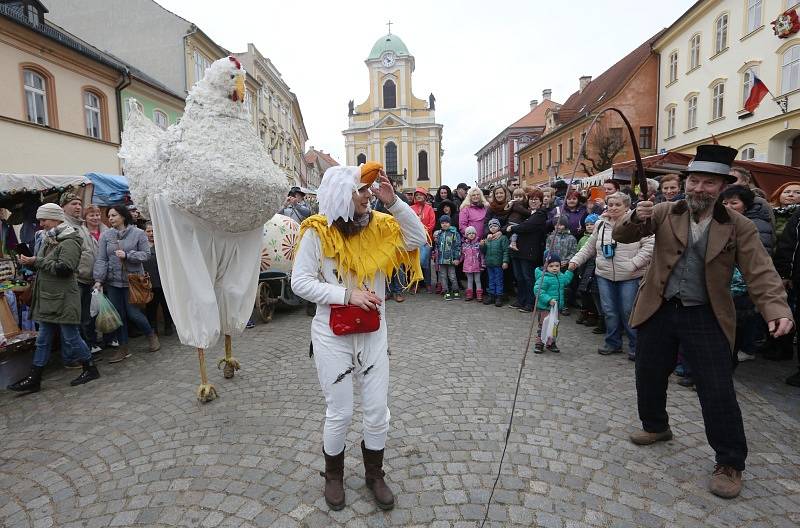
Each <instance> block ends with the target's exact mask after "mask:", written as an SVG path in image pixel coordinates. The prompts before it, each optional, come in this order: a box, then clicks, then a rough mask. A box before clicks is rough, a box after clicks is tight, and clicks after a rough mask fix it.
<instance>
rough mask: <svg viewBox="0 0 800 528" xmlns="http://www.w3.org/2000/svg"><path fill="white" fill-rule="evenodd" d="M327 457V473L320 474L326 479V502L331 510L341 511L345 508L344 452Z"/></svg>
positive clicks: (327, 455) (323, 452)
mask: <svg viewBox="0 0 800 528" xmlns="http://www.w3.org/2000/svg"><path fill="white" fill-rule="evenodd" d="M322 454H323V455H325V471H320V472H319V474H320V475H322V476H323V477H325V502H327V503H328V506H329V507H330V509H332V510H334V511H339V510H341V509H342V508H344V504H345V502H344V450H342V452H341V453H339V454H338V455H333V456H331V455H329V454H328V453H326V452H325V450H324V449H323V450H322Z"/></svg>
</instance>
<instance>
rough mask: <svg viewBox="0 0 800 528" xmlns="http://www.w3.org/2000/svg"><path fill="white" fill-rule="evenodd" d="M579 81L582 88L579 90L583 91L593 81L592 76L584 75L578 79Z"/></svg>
mask: <svg viewBox="0 0 800 528" xmlns="http://www.w3.org/2000/svg"><path fill="white" fill-rule="evenodd" d="M578 82H579V83H580V89H579V90H578V91H580V92H583V90H584V88H586V87H587V86H589V83H590V82H592V76H591V75H584V76H583V77H580V78H579V79H578Z"/></svg>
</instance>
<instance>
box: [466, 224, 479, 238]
mask: <svg viewBox="0 0 800 528" xmlns="http://www.w3.org/2000/svg"><path fill="white" fill-rule="evenodd" d="M470 233H474V234H475V235H476V236H477V235H478V230H477V229H475V228H474V227H473V226H468V227H467V228H466V229H465V230H464V235H466V236H469V234H470Z"/></svg>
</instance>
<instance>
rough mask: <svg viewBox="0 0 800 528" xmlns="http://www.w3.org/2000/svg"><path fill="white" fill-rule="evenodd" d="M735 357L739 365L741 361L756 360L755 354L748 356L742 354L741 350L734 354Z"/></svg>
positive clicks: (745, 353)
mask: <svg viewBox="0 0 800 528" xmlns="http://www.w3.org/2000/svg"><path fill="white" fill-rule="evenodd" d="M736 357H737V358H738V359H739V363H741V362H742V361H753V360H754V359H755V358H756V355H755V354H748V353H747V352H742V351H741V350H740V351H739V352H738V353H737V354H736Z"/></svg>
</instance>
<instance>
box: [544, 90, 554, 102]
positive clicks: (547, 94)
mask: <svg viewBox="0 0 800 528" xmlns="http://www.w3.org/2000/svg"><path fill="white" fill-rule="evenodd" d="M551 95H553V90H551V89H550V88H546V89H544V90H542V99H544V100H545V101H549V100H550V96H551Z"/></svg>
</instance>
